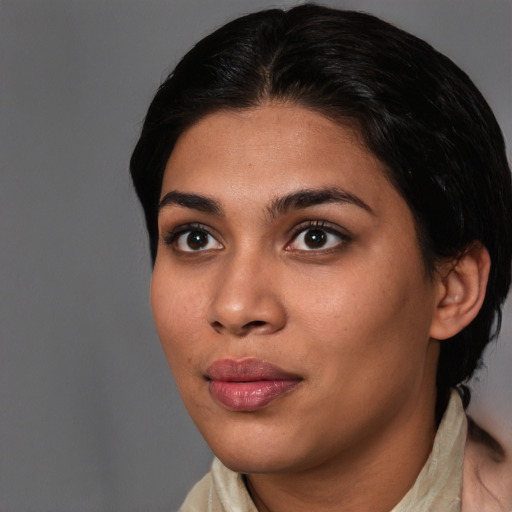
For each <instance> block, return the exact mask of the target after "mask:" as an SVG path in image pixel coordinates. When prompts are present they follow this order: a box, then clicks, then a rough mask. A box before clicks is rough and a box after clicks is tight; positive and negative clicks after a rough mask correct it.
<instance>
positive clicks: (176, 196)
mask: <svg viewBox="0 0 512 512" xmlns="http://www.w3.org/2000/svg"><path fill="white" fill-rule="evenodd" d="M326 203H341V204H351V205H354V206H357V207H359V208H362V209H363V210H365V211H367V212H368V213H371V214H372V215H374V214H375V213H374V211H373V210H372V209H371V208H370V206H368V205H367V204H366V203H365V202H364V201H363V200H362V199H361V198H359V197H358V196H356V195H354V194H351V193H350V192H347V191H345V190H342V189H340V188H338V187H328V188H321V189H301V190H297V191H295V192H292V193H290V194H286V195H285V196H282V197H278V198H276V199H274V200H273V201H272V202H271V203H270V205H269V206H268V208H267V210H268V213H269V214H270V216H271V218H273V219H275V218H276V217H278V216H280V215H285V214H286V213H289V212H290V211H293V210H302V209H305V208H309V207H311V206H317V205H320V204H326ZM171 205H178V206H182V207H184V208H190V209H192V210H198V211H200V212H205V213H211V214H214V215H218V216H224V211H223V210H222V207H221V206H220V204H219V203H218V202H217V201H216V200H215V199H212V198H211V197H208V196H203V195H200V194H194V193H186V192H179V191H178V190H171V191H170V192H167V194H165V196H164V197H163V198H162V199H161V200H160V202H159V203H158V211H159V212H160V211H161V210H162V209H164V208H166V207H167V206H171Z"/></svg>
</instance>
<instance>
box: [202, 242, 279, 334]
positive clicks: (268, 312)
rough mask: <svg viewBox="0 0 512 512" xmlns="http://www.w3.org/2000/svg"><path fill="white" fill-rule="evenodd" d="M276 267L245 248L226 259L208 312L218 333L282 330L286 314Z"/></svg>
mask: <svg viewBox="0 0 512 512" xmlns="http://www.w3.org/2000/svg"><path fill="white" fill-rule="evenodd" d="M272 267H273V265H272V264H271V261H269V258H267V257H264V254H263V252H262V251H259V250H257V249H255V248H245V249H242V248H241V249H239V250H237V251H234V252H233V253H232V254H230V255H229V256H227V257H226V259H225V261H224V262H223V264H222V267H221V270H220V272H219V274H218V278H217V283H216V289H215V291H214V294H213V297H212V301H211V304H210V308H209V312H208V321H209V323H210V325H212V327H213V328H214V329H215V330H217V331H218V332H221V331H227V332H229V333H231V334H235V335H239V336H240V335H245V334H247V333H249V332H252V331H257V332H258V333H261V334H264V333H267V334H268V333H272V332H275V331H277V330H280V329H282V327H283V326H284V323H285V320H286V312H285V309H284V305H283V304H282V301H281V300H280V298H279V294H278V293H277V290H276V289H275V279H272Z"/></svg>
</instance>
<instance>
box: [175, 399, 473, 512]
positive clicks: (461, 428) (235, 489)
mask: <svg viewBox="0 0 512 512" xmlns="http://www.w3.org/2000/svg"><path fill="white" fill-rule="evenodd" d="M466 430H467V427H466V417H465V415H464V409H463V407H462V403H461V400H460V397H459V395H458V394H457V392H456V391H452V394H451V397H450V401H449V404H448V407H447V409H446V411H445V413H444V416H443V419H442V421H441V424H440V425H439V428H438V430H437V434H436V437H435V440H434V446H433V448H432V452H431V453H430V456H429V458H428V460H427V462H426V463H425V465H424V466H423V469H422V470H421V472H420V474H419V475H418V478H417V479H416V482H415V483H414V485H413V486H412V487H411V489H410V490H409V491H408V492H407V494H406V495H405V496H404V497H403V498H402V500H401V501H400V503H399V504H398V505H397V506H396V507H394V508H393V510H392V511H391V512H411V511H421V512H460V510H461V487H462V463H463V459H464V444H465V441H466ZM180 512H258V511H257V509H256V507H255V506H254V503H253V502H252V500H251V497H250V496H249V493H248V492H247V489H246V487H245V485H244V482H243V479H242V476H241V475H240V474H239V473H234V472H233V471H231V470H229V469H228V468H226V466H224V465H223V464H222V462H220V461H219V460H218V459H215V460H214V461H213V464H212V470H211V472H210V473H208V475H206V476H205V477H204V478H203V479H202V480H201V481H200V482H198V483H197V484H196V485H195V487H194V488H193V489H192V491H191V492H190V494H189V495H188V496H187V499H186V500H185V503H184V504H183V505H182V507H181V508H180Z"/></svg>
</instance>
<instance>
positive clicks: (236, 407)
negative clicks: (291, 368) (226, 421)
mask: <svg viewBox="0 0 512 512" xmlns="http://www.w3.org/2000/svg"><path fill="white" fill-rule="evenodd" d="M206 378H207V379H208V381H209V390H210V394H211V395H212V397H213V399H214V400H215V401H216V402H217V403H218V404H219V405H221V406H223V407H224V408H226V409H228V410H230V411H238V412H242V411H256V410H258V409H261V408H262V407H265V406H266V405H268V404H269V403H270V402H272V401H273V400H275V399H276V398H279V397H280V396H282V395H284V394H285V393H287V392H288V391H290V390H292V389H293V388H294V387H295V386H296V385H297V384H298V383H299V382H300V381H301V379H300V378H299V377H297V376H296V375H291V374H289V373H287V372H285V371H284V370H282V369H281V368H278V367H276V366H274V365H272V364H270V363H266V362H265V361H260V360H258V359H241V360H238V361H237V360H234V359H221V360H219V361H215V362H214V363H213V364H212V365H211V366H209V368H208V369H207V370H206Z"/></svg>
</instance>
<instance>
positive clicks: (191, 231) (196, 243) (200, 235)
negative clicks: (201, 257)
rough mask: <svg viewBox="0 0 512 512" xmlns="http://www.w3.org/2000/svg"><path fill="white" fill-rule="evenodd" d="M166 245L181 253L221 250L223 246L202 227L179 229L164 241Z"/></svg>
mask: <svg viewBox="0 0 512 512" xmlns="http://www.w3.org/2000/svg"><path fill="white" fill-rule="evenodd" d="M165 243H166V244H168V245H172V246H174V248H175V249H177V250H178V251H182V252H199V251H208V250H219V249H223V245H222V244H221V243H220V242H219V241H218V240H217V239H216V238H215V237H214V236H213V235H212V234H211V233H209V232H208V231H207V230H206V229H204V228H202V227H199V226H197V227H189V228H188V229H187V228H181V229H180V230H179V231H178V232H176V231H175V232H173V233H171V234H170V235H169V236H168V237H167V238H166V240H165Z"/></svg>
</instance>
